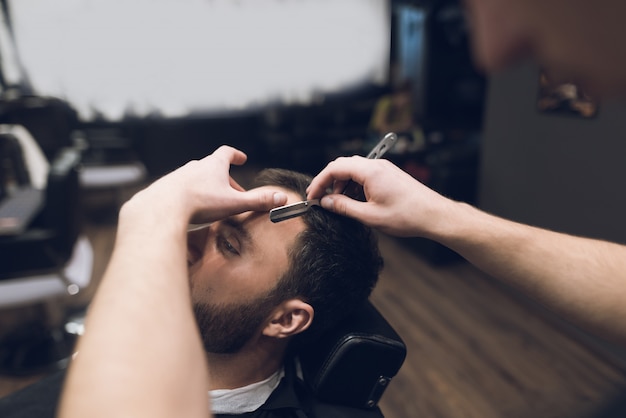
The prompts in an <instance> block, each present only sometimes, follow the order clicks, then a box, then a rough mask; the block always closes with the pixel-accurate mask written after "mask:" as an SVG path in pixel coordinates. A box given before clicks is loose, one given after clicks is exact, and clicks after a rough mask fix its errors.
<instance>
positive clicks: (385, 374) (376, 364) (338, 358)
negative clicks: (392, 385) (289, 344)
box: [299, 301, 406, 408]
mask: <svg viewBox="0 0 626 418" xmlns="http://www.w3.org/2000/svg"><path fill="white" fill-rule="evenodd" d="M299 358H300V364H301V366H302V372H303V374H304V380H305V382H306V383H307V384H308V385H309V387H310V388H311V389H312V391H313V393H314V394H315V396H316V397H317V398H318V399H319V400H321V401H324V402H329V403H335V404H341V405H346V406H352V407H357V408H374V407H375V406H376V405H377V403H378V401H379V400H380V397H381V396H382V394H383V393H384V391H385V389H386V388H387V386H388V384H389V382H390V381H391V378H392V377H393V376H395V375H396V373H397V372H398V370H399V369H400V367H401V366H402V363H403V362H404V359H405V358H406V346H405V344H404V342H403V341H402V339H401V338H400V336H399V335H398V334H397V333H396V331H395V330H394V329H393V328H392V327H391V325H390V324H389V323H388V322H387V321H386V320H385V318H384V317H383V316H382V315H381V313H380V312H378V310H377V309H376V308H375V307H374V306H373V305H372V304H371V303H370V302H369V301H368V302H367V303H365V304H364V305H363V306H362V307H360V308H359V309H358V310H357V311H356V312H354V313H353V314H352V315H350V316H349V317H347V318H346V319H345V320H343V321H341V322H340V323H338V324H337V326H335V327H334V328H332V329H331V330H329V331H328V332H326V333H325V334H324V335H323V336H322V337H321V338H319V339H318V340H317V341H316V342H315V343H314V344H310V345H309V346H307V347H304V348H302V349H301V350H300V351H299Z"/></svg>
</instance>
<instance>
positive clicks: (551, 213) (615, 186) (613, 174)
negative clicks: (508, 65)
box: [479, 65, 626, 243]
mask: <svg viewBox="0 0 626 418" xmlns="http://www.w3.org/2000/svg"><path fill="white" fill-rule="evenodd" d="M537 91H538V70H537V68H535V67H534V66H531V65H528V66H525V67H523V68H519V69H516V70H514V71H511V72H508V73H506V74H502V75H499V76H496V77H493V78H492V80H491V85H490V88H489V94H488V101H487V111H486V112H487V113H486V120H485V133H484V138H483V149H482V167H481V187H480V192H479V193H480V200H479V201H480V206H481V207H482V208H484V209H485V210H487V211H490V212H493V213H495V214H497V215H501V216H504V217H506V218H509V219H514V220H518V221H521V222H524V223H529V224H533V225H537V226H542V227H547V228H551V229H555V230H559V231H563V232H568V233H572V234H580V235H585V236H591V237H598V238H604V239H609V240H613V241H618V242H622V243H626V222H625V221H624V214H626V193H624V188H625V187H626V186H625V183H626V106H624V104H617V103H601V105H600V109H599V113H598V115H597V117H596V118H594V119H581V118H576V117H573V116H557V115H553V114H544V113H540V112H539V111H537V107H536V99H537Z"/></svg>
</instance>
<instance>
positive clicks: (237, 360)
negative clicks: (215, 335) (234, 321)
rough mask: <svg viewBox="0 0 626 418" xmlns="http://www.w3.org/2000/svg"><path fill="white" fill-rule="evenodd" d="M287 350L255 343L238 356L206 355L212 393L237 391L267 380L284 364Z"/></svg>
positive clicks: (236, 354) (237, 354)
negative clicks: (224, 390) (213, 391)
mask: <svg viewBox="0 0 626 418" xmlns="http://www.w3.org/2000/svg"><path fill="white" fill-rule="evenodd" d="M283 358H284V349H283V348H281V349H277V348H276V346H273V345H269V346H268V345H266V344H263V343H260V342H258V341H257V342H256V344H254V346H252V345H247V346H246V347H244V348H243V349H242V350H241V351H239V352H238V353H235V354H216V353H207V362H208V365H209V377H210V380H209V381H210V384H209V390H216V389H235V388H240V387H243V386H247V385H251V384H252V383H256V382H260V381H262V380H265V379H267V378H268V377H270V376H271V375H272V374H273V373H275V372H276V371H277V370H278V369H279V368H280V367H281V366H282V364H283Z"/></svg>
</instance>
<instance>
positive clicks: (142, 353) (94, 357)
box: [61, 203, 209, 418]
mask: <svg viewBox="0 0 626 418" xmlns="http://www.w3.org/2000/svg"><path fill="white" fill-rule="evenodd" d="M141 207H143V206H141ZM141 207H137V205H135V206H133V204H132V203H131V204H130V205H129V204H127V205H125V207H124V208H123V210H122V212H121V214H120V224H119V228H118V237H117V239H116V246H115V250H114V253H113V255H112V257H111V261H110V264H109V266H108V268H107V271H106V273H105V275H104V277H103V279H102V283H101V285H100V288H99V289H98V292H97V295H96V297H95V298H94V301H93V302H92V305H91V307H90V310H89V314H88V317H87V322H86V333H85V335H84V336H83V337H82V338H81V340H80V343H79V346H78V350H79V354H78V356H77V358H76V360H75V361H74V362H73V364H72V365H71V367H70V373H69V376H68V379H67V384H66V388H65V392H66V393H71V394H72V396H71V397H66V398H64V399H63V402H62V408H61V416H62V417H65V418H69V417H85V416H89V417H94V416H98V415H97V414H98V413H102V416H112V414H111V413H112V412H114V413H116V414H117V413H119V415H118V416H164V417H165V416H194V415H202V416H204V417H206V416H207V415H208V413H209V412H208V400H207V395H206V388H207V384H208V382H207V380H208V377H207V369H206V366H205V364H204V362H205V359H204V353H203V350H202V346H201V343H200V340H199V336H198V332H197V330H196V323H195V320H194V317H193V313H192V310H191V302H190V295H189V284H188V277H187V274H186V254H185V249H186V225H187V223H186V222H187V221H186V219H185V217H186V215H185V214H178V213H172V212H170V213H165V212H163V211H159V213H156V212H146V213H138V212H134V211H135V210H141ZM104 353H106V354H105V355H103V354H104ZM117 383H119V384H117ZM156 399H158V402H155V400H156ZM151 405H153V407H151ZM148 413H149V415H148Z"/></svg>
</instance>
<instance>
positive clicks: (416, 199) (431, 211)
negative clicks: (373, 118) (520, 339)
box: [308, 157, 626, 345]
mask: <svg viewBox="0 0 626 418" xmlns="http://www.w3.org/2000/svg"><path fill="white" fill-rule="evenodd" d="M349 179H352V180H354V181H356V182H358V183H359V184H362V185H363V186H364V191H365V196H366V198H367V202H359V201H355V200H352V199H349V198H348V197H346V196H343V195H341V194H339V191H340V190H342V188H343V185H344V184H345V182H346V181H347V180H349ZM328 187H331V188H333V189H334V193H331V194H329V195H326V196H325V197H324V198H323V199H322V206H324V207H325V208H327V209H330V210H333V211H335V212H337V213H341V214H344V215H347V216H350V217H354V218H357V219H359V220H361V221H362V222H364V223H366V224H368V225H371V226H373V227H376V228H378V229H380V230H382V231H384V232H387V233H389V234H392V235H397V236H420V237H425V238H429V239H432V240H435V241H438V242H439V243H441V244H443V245H445V246H447V247H449V248H451V249H453V250H455V251H457V252H458V253H459V254H461V255H462V256H463V257H465V258H466V259H467V260H468V261H470V262H471V263H473V264H474V265H476V266H477V267H479V268H480V269H482V270H483V271H485V272H486V273H488V274H490V275H492V276H494V277H496V278H499V279H501V280H503V281H505V282H507V283H508V284H511V285H513V286H515V287H516V288H518V289H520V290H521V291H523V292H525V293H526V294H528V295H530V296H532V297H533V298H535V299H537V300H539V301H540V302H542V303H543V304H545V305H546V306H548V307H549V308H551V309H552V310H554V311H556V312H557V313H559V314H561V315H562V316H563V317H565V318H567V319H569V320H571V321H572V322H575V323H577V324H579V325H580V326H582V327H583V328H586V329H587V330H588V331H590V332H592V333H596V334H598V335H602V336H604V337H606V338H609V339H611V340H613V341H615V342H618V343H620V344H622V345H626V323H624V321H620V320H619V318H624V317H626V247H625V246H622V245H618V244H613V243H609V242H605V241H600V240H593V239H587V238H580V237H575V236H571V235H567V234H562V233H557V232H552V231H548V230H544V229H539V228H534V227H530V226H527V225H522V224H519V223H515V222H511V221H507V220H505V219H501V218H498V217H496V216H492V215H489V214H487V213H484V212H482V211H480V210H478V209H476V208H474V207H472V206H470V205H468V204H465V203H461V202H455V201H452V200H450V199H447V198H445V197H443V196H441V195H439V194H438V193H436V192H434V191H433V190H431V189H429V188H427V187H426V186H424V185H423V184H421V183H420V182H418V181H417V180H415V179H413V178H412V177H411V176H410V175H408V174H407V173H405V172H403V171H402V170H401V169H399V168H398V167H396V166H394V165H393V164H392V163H390V162H389V161H385V160H367V159H365V158H362V157H349V158H339V159H337V160H335V161H333V162H331V163H330V164H329V165H328V166H327V167H326V168H325V169H324V170H322V172H321V173H320V174H318V176H317V177H316V178H315V179H314V180H313V182H312V183H311V186H310V188H309V193H308V198H310V199H312V198H319V197H321V196H323V195H324V192H325V190H326V189H327V188H328Z"/></svg>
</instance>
